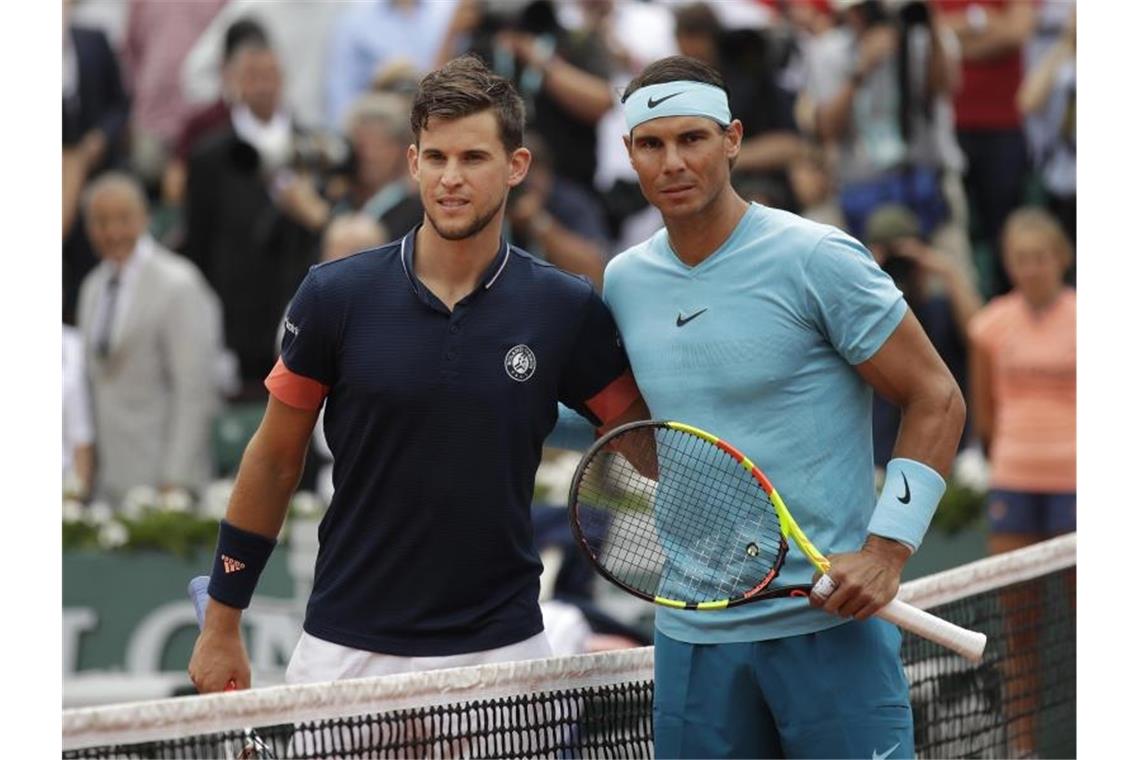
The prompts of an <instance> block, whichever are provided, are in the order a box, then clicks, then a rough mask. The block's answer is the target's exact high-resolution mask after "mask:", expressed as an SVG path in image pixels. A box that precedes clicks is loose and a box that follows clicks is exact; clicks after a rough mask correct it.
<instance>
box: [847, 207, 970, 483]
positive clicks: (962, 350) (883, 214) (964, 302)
mask: <svg viewBox="0 0 1140 760" xmlns="http://www.w3.org/2000/svg"><path fill="white" fill-rule="evenodd" d="M864 242H866V244H867V247H868V248H869V249H870V251H871V254H872V255H873V256H874V257H875V261H877V262H878V263H879V266H880V267H882V268H883V271H885V272H886V273H887V274H889V275H890V276H891V279H893V280H894V282H895V285H896V286H897V287H898V289H899V290H901V291H902V294H903V298H905V299H906V302H907V305H908V306H910V309H911V311H913V312H914V315H915V317H917V318H918V322H919V324H921V325H922V328H923V330H925V331H926V334H927V336H928V337H929V338H930V342H931V343H932V344H933V345H934V348H935V349H936V350H937V351H938V355H939V356H941V357H942V361H943V362H945V363H946V366H947V368H949V370H950V374H951V375H953V376H954V379H955V380H956V381H957V382H958V387H959V388H961V389H962V391H963V395H965V392H966V384H967V377H968V366H967V354H968V345H969V343H968V337H967V336H968V332H967V330H968V326H969V323H970V320H971V319H972V318H973V317H974V315H975V314H977V313H978V311H980V310H981V308H982V297H981V295H980V294H979V293H978V289H977V288H976V287H975V286H974V282H973V279H972V278H971V277H970V275H969V274H968V273H967V272H966V271H964V270H963V268H962V267H961V265H960V264H959V263H958V262H957V261H956V260H955V259H954V258H953V257H952V256H949V255H947V254H946V253H945V252H944V251H941V250H938V249H937V248H936V247H935V246H932V245H931V244H930V243H928V242H927V241H926V240H925V239H924V238H923V235H922V225H921V222H920V220H919V219H918V216H917V215H916V214H915V213H914V212H913V211H911V210H910V209H908V208H907V207H906V206H903V205H901V204H884V205H882V206H879V207H878V208H877V209H875V210H874V212H872V213H871V215H870V217H869V218H868V219H867V227H866V232H865V234H864ZM900 422H901V418H900V415H899V409H898V407H897V406H895V405H894V404H892V403H891V402H889V401H887V400H886V399H883V398H880V397H879V396H878V395H876V396H875V401H874V406H873V411H872V428H873V431H874V446H875V466H876V467H886V464H887V462H888V461H889V460H890V458H891V451H892V449H893V448H894V445H895V439H896V438H897V437H898V429H899V423H900ZM969 437H970V427H969V420H967V424H966V429H965V431H963V434H962V439H961V441H959V449H961V446H962V444H963V443H964V442H965V441H967V440H969Z"/></svg>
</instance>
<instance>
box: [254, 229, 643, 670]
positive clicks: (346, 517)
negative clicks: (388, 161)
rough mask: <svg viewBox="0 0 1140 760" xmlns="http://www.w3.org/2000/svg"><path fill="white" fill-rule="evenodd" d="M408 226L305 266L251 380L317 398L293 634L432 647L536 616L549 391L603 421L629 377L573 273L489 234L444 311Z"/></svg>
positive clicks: (598, 308)
mask: <svg viewBox="0 0 1140 760" xmlns="http://www.w3.org/2000/svg"><path fill="white" fill-rule="evenodd" d="M415 234H416V230H413V231H412V232H410V233H408V235H406V236H405V237H404V238H403V239H402V240H401V241H399V242H397V243H393V244H390V245H386V246H384V247H381V248H377V249H374V250H371V251H366V252H364V253H360V254H357V255H354V256H350V257H348V258H345V259H340V260H338V261H332V262H328V263H325V264H321V265H318V266H315V267H313V268H312V269H311V270H310V271H309V273H308V275H307V276H306V278H305V280H304V282H302V283H301V286H300V288H299V289H298V291H297V294H296V296H295V297H294V298H293V301H292V303H291V304H290V307H289V311H288V315H287V319H286V324H285V335H284V341H283V344H282V354H281V361H279V362H278V366H277V367H276V368H275V369H274V371H273V373H271V374H270V376H269V378H268V379H267V380H266V385H267V387H268V388H269V390H270V392H271V393H273V395H274V396H275V397H276V398H278V399H279V400H281V401H282V402H284V403H287V404H290V405H292V406H299V407H302V408H310V409H316V408H318V407H319V406H320V404H321V403H322V398H323V401H324V403H325V405H326V406H325V416H324V420H325V421H324V425H325V434H326V437H327V438H328V444H329V448H330V449H331V451H332V453H333V485H334V486H335V495H334V496H333V499H332V503H331V504H330V505H329V509H328V512H327V513H326V515H325V517H324V519H323V520H322V521H321V525H320V529H319V537H320V549H319V552H318V555H317V564H316V576H315V579H314V583H313V591H312V595H311V597H310V598H309V604H308V608H307V611H306V615H305V630H306V631H307V632H308V633H310V634H311V635H313V636H316V637H318V638H321V639H324V640H326V641H331V642H334V643H337V644H342V645H345V646H350V647H354V648H357V649H364V650H370V651H374V652H383V653H387V654H394V655H402V656H442V655H451V654H460V653H465V652H475V651H482V650H486V649H493V648H496V647H500V646H505V645H507V644H512V643H515V642H518V641H522V640H524V639H526V638H529V637H530V636H533V635H535V634H537V633H539V632H540V631H541V630H542V616H541V613H540V611H539V606H538V587H539V584H538V578H539V574H540V572H541V570H542V565H541V562H540V561H539V558H538V553H537V551H536V549H535V546H534V540H533V529H532V526H531V519H530V505H531V498H532V495H533V491H534V476H535V470H536V469H537V467H538V464H539V461H540V459H541V455H542V445H543V441H544V439H545V438H546V436H547V435H548V434H549V433H550V431H551V429H552V428H553V427H554V424H555V422H556V421H557V418H558V406H557V404H558V402H559V401H561V402H563V403H564V404H566V405H567V406H569V407H571V408H572V409H574V410H575V411H577V412H578V413H580V414H582V415H583V416H585V417H586V418H588V419H590V420H591V421H593V422H595V423H596V424H601V423H602V422H605V421H606V420H607V419H609V418H612V417H614V416H615V415H616V414H618V413H620V412H622V411H625V409H627V408H628V406H629V404H630V403H632V401H633V400H634V399H635V398H636V393H637V390H636V386H635V385H634V383H633V380H632V376H631V375H630V373H629V365H628V361H627V359H626V356H625V352H624V351H623V350H622V348H621V346H620V341H619V340H618V334H617V328H616V326H615V324H614V321H613V318H612V317H611V316H610V313H609V310H608V309H607V308H606V306H605V304H603V303H602V301H601V299H600V298H599V297H598V295H597V294H596V293H595V292H594V290H593V288H591V287H590V285H589V283H588V282H587V281H586V280H585V279H584V278H580V277H577V276H574V275H570V274H567V273H565V272H563V271H561V270H559V269H557V268H555V267H553V266H551V265H550V264H547V263H545V262H542V261H539V260H537V259H535V258H533V257H532V256H530V255H529V254H527V253H525V252H524V251H522V250H520V249H518V248H514V247H511V246H508V245H506V244H505V243H504V244H501V246H500V250H499V253H498V255H497V256H496V258H495V260H494V261H493V262H492V263H491V265H490V266H489V267H488V268H487V271H486V272H485V273H484V276H483V278H482V281H481V284H480V285H479V286H477V287H476V289H475V291H474V292H473V293H471V294H470V295H469V296H467V297H466V298H464V299H463V300H462V301H460V302H459V303H457V304H456V306H455V309H454V311H448V309H447V307H446V306H444V304H443V303H442V302H441V301H440V300H439V299H438V298H436V297H435V295H433V294H432V293H431V291H429V290H428V289H427V288H426V287H425V286H424V285H423V284H422V283H421V282H420V281H419V280H418V278H416V276H415V274H414V268H413V260H414V254H415V251H414V243H415Z"/></svg>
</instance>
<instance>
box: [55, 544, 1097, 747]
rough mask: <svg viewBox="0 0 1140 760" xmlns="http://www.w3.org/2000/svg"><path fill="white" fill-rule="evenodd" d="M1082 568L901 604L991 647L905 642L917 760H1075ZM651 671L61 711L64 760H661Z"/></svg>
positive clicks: (1035, 571)
mask: <svg viewBox="0 0 1140 760" xmlns="http://www.w3.org/2000/svg"><path fill="white" fill-rule="evenodd" d="M1075 556H1076V542H1075V536H1072V535H1070V536H1066V537H1062V538H1059V539H1054V540H1053V541H1049V542H1046V543H1044V544H1039V545H1036V546H1034V547H1030V548H1028V549H1024V550H1021V551H1019V552H1012V553H1010V554H1006V555H1002V556H1000V557H994V558H990V559H987V560H982V561H981V562H977V563H973V564H971V565H966V566H963V567H961V568H958V569H956V570H952V571H949V572H947V573H940V574H938V575H935V576H931V577H929V578H924V579H920V580H918V581H914V582H912V583H909V584H906V585H904V587H903V590H902V591H901V592H900V596H901V597H902V598H904V599H905V600H907V601H909V602H911V603H912V604H915V605H916V606H919V607H923V608H926V609H930V610H931V611H932V612H934V613H935V614H938V615H939V616H942V617H945V618H948V619H950V620H952V621H954V622H956V623H958V624H960V625H963V626H967V627H970V628H974V629H977V630H981V631H983V632H985V633H986V634H987V635H988V636H989V645H988V647H987V649H986V653H985V657H984V658H983V660H982V661H981V662H980V663H978V664H971V663H969V662H967V661H966V660H964V659H962V658H960V657H958V656H956V655H954V654H952V653H949V652H948V651H946V650H944V649H941V648H940V647H938V646H937V645H935V644H931V643H930V642H927V641H925V640H923V639H919V638H916V637H914V636H911V635H909V634H907V635H906V636H905V637H904V640H903V660H904V663H905V667H906V672H907V676H908V678H909V680H910V684H911V704H912V707H913V710H914V720H915V747H916V750H917V754H918V755H919V756H920V757H1018V756H1035V757H1074V756H1075V755H1076V607H1075V588H1076V565H1075ZM710 614H715V613H710ZM652 658H653V650H652V648H648V647H647V648H643V649H636V650H626V651H621V652H607V653H601V654H595V655H578V656H574V657H565V658H555V659H551V660H539V661H533V662H524V663H505V664H502V665H488V666H481V667H475V668H457V669H453V670H444V671H435V672H429V673H416V674H408V675H401V676H388V677H383V678H372V679H360V680H357V681H347V682H340V683H335V684H312V685H303V686H282V687H273V688H268V689H258V690H253V691H249V692H245V693H230V694H215V695H207V696H195V697H184V698H177V699H169V700H158V701H155V702H149V703H139V704H133V705H117V706H111V707H103V708H85V709H78V710H66V711H64V716H63V718H64V719H63V726H64V757H67V758H111V757H129V758H191V757H192V758H209V757H218V758H234V757H279V758H283V757H343V758H351V757H650V756H652V754H653V734H652V728H653V727H652V702H653V682H652V675H653V659H652ZM249 727H254V728H252V729H250V728H249Z"/></svg>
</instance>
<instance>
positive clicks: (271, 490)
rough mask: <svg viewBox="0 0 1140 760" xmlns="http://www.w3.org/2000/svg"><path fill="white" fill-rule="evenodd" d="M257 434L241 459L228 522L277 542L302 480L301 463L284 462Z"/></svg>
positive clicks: (228, 509)
mask: <svg viewBox="0 0 1140 760" xmlns="http://www.w3.org/2000/svg"><path fill="white" fill-rule="evenodd" d="M259 436H260V431H259V432H258V433H255V434H254V436H253V439H252V440H250V442H249V446H247V447H246V450H245V454H244V455H243V456H242V459H241V467H240V468H239V470H238V475H237V480H236V482H235V483H234V490H233V493H232V495H231V496H230V503H229V507H228V508H227V509H226V521H227V522H229V523H230V524H231V525H233V526H234V527H236V528H241V529H242V530H246V531H249V532H251V533H257V534H260V535H262V536H265V537H266V538H271V539H276V538H277V534H278V533H279V532H280V531H281V526H282V525H283V524H284V522H285V513H286V512H287V511H288V508H289V499H290V498H291V497H292V495H293V490H294V489H295V488H296V487H297V482H298V481H299V480H300V478H301V470H302V465H303V464H304V460H303V458H302V460H301V461H299V462H288V461H282V460H281V458H280V457H278V456H275V455H274V453H273V452H272V451H269V450H267V448H266V447H264V446H263V445H262V441H261V439H260V437H259Z"/></svg>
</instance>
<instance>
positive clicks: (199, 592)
mask: <svg viewBox="0 0 1140 760" xmlns="http://www.w3.org/2000/svg"><path fill="white" fill-rule="evenodd" d="M209 587H210V576H208V575H199V576H196V577H194V578H191V579H190V585H189V586H187V587H186V594H187V596H189V597H190V601H191V602H193V603H194V614H196V615H197V616H198V627H199V628H201V627H202V624H203V623H204V622H205V621H206V603H207V602H208V601H210V595H209V594H208V593H207V589H208V588H209Z"/></svg>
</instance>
